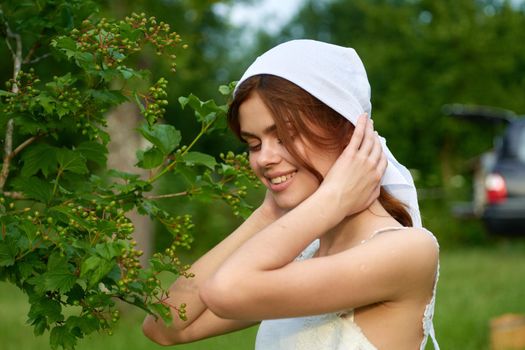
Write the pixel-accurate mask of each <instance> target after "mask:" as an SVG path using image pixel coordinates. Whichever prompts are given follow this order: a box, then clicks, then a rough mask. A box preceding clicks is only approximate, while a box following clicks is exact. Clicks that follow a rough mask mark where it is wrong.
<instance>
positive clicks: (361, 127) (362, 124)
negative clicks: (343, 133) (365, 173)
mask: <svg viewBox="0 0 525 350" xmlns="http://www.w3.org/2000/svg"><path fill="white" fill-rule="evenodd" d="M367 124H368V117H367V115H366V113H364V114H361V115H360V116H359V118H357V122H356V124H355V128H354V133H353V135H352V138H351V139H350V142H349V143H348V146H347V147H346V149H347V150H349V151H350V152H357V150H359V148H360V147H361V143H362V142H363V138H364V136H365V131H366V127H367Z"/></svg>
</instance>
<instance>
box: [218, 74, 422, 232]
mask: <svg viewBox="0 0 525 350" xmlns="http://www.w3.org/2000/svg"><path fill="white" fill-rule="evenodd" d="M255 92H256V93H257V95H258V96H259V97H260V98H261V100H262V101H263V103H264V104H265V105H266V107H267V108H268V109H269V111H270V112H271V114H272V117H273V119H274V122H275V126H276V129H277V135H278V137H279V139H280V140H281V142H282V143H283V145H284V147H285V148H286V150H287V151H288V152H289V153H290V155H291V156H292V157H294V158H295V159H296V160H297V161H298V163H299V164H300V165H301V166H303V167H304V168H305V169H307V170H308V171H310V172H311V173H312V174H314V175H315V177H316V178H317V179H318V180H319V183H321V182H322V181H323V176H322V175H321V173H319V171H318V170H317V169H315V168H314V167H313V166H312V164H310V163H309V162H308V160H307V159H305V158H304V156H303V155H302V154H301V153H300V152H299V151H298V150H297V149H296V147H295V145H294V142H293V139H294V137H295V136H296V135H300V136H301V137H302V138H303V139H304V140H307V141H308V142H309V143H310V144H311V145H313V146H316V147H319V148H321V149H325V150H328V151H334V152H342V151H343V149H344V148H345V147H346V146H347V145H348V143H349V142H350V138H351V137H352V134H353V132H354V125H353V124H352V123H351V122H350V121H348V120H347V119H346V118H344V117H343V116H341V115H340V114H339V113H337V112H336V111H334V110H333V109H332V108H330V107H329V106H327V105H326V104H324V103H323V102H321V101H319V100H318V99H317V98H315V97H314V96H312V95H311V94H310V93H308V92H307V91H305V90H304V89H302V88H301V87H299V86H297V85H296V84H294V83H292V82H290V81H288V80H286V79H283V78H280V77H277V76H274V75H269V74H261V75H256V76H253V77H250V78H249V79H247V80H245V81H244V82H243V83H242V84H241V85H240V86H238V87H237V91H236V94H235V97H234V98H233V100H232V101H231V103H230V108H229V110H228V125H229V126H230V129H231V130H232V131H233V132H234V133H235V134H236V135H237V137H238V138H239V139H240V140H242V138H241V136H240V131H241V130H240V124H239V107H240V106H241V104H242V103H243V102H244V101H245V100H246V99H248V97H250V96H251V94H253V93H255ZM379 202H380V203H381V205H382V206H383V207H384V208H385V210H386V211H387V212H388V213H389V214H390V215H392V217H393V218H394V219H396V220H397V221H398V222H399V223H401V224H402V225H403V226H412V218H411V217H410V215H409V214H408V211H407V209H406V205H405V204H404V203H402V202H401V201H399V200H398V199H396V198H395V197H394V196H392V195H391V194H390V193H388V191H387V190H385V189H384V188H383V187H381V191H380V195H379Z"/></svg>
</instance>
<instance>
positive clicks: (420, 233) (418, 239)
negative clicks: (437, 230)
mask: <svg viewBox="0 0 525 350" xmlns="http://www.w3.org/2000/svg"><path fill="white" fill-rule="evenodd" d="M367 244H368V245H369V248H370V249H373V250H374V251H375V253H376V254H379V255H385V256H389V257H391V259H392V260H395V264H396V265H397V266H398V268H401V269H403V270H405V272H407V273H414V274H415V276H417V275H420V274H423V275H427V274H434V273H435V271H436V268H437V265H438V260H439V244H438V242H437V239H436V238H435V236H434V235H433V234H432V233H431V232H430V231H428V230H427V229H425V228H417V227H403V228H395V229H392V230H382V231H381V232H380V233H379V234H376V235H374V237H373V238H372V239H370V241H368V242H367ZM387 260H388V259H387ZM392 263H394V261H392Z"/></svg>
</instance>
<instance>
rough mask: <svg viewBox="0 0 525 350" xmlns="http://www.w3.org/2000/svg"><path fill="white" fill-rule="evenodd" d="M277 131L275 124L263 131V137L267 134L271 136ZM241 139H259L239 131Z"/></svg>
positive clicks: (249, 133)
mask: <svg viewBox="0 0 525 350" xmlns="http://www.w3.org/2000/svg"><path fill="white" fill-rule="evenodd" d="M276 131H277V126H276V125H275V124H272V125H270V126H268V127H266V128H265V129H264V130H263V135H268V134H272V133H274V132H276ZM241 137H242V138H245V137H252V138H256V139H257V138H259V137H258V136H257V135H255V134H252V133H251V132H248V131H242V130H241Z"/></svg>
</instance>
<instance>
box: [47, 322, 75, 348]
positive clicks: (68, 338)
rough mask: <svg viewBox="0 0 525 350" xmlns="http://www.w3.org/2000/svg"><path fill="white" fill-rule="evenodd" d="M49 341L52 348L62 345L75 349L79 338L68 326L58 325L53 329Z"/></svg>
mask: <svg viewBox="0 0 525 350" xmlns="http://www.w3.org/2000/svg"><path fill="white" fill-rule="evenodd" d="M49 343H50V344H51V348H52V349H57V348H58V347H59V346H60V347H62V348H63V349H64V350H74V349H75V346H76V345H77V338H76V337H75V335H73V334H72V333H71V332H70V331H69V329H68V328H67V327H66V326H57V327H54V328H53V329H52V330H51V334H50V335H49Z"/></svg>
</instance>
